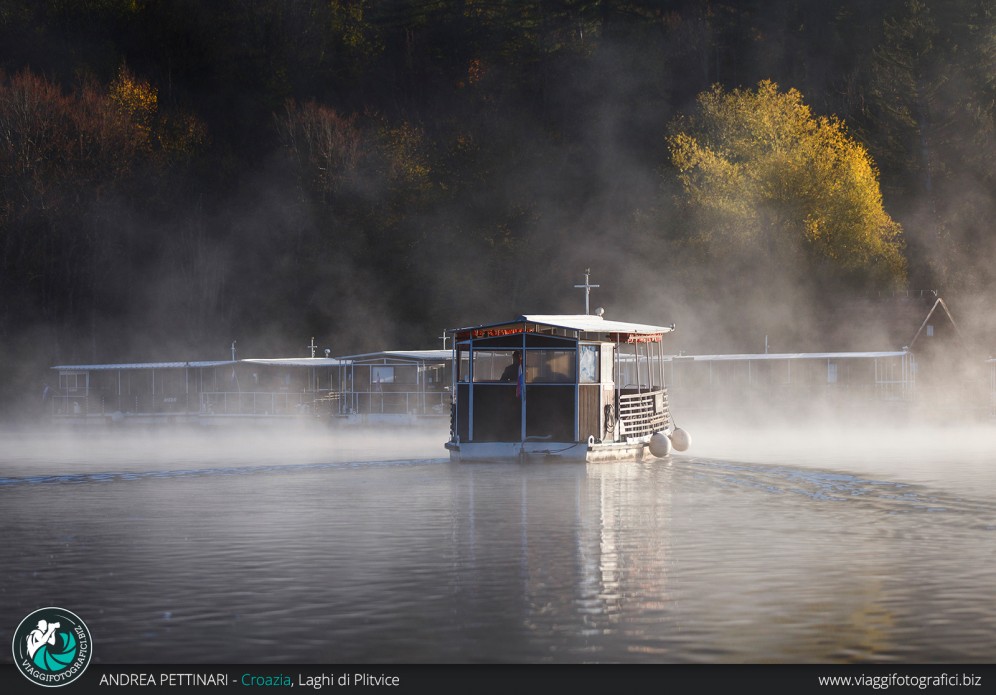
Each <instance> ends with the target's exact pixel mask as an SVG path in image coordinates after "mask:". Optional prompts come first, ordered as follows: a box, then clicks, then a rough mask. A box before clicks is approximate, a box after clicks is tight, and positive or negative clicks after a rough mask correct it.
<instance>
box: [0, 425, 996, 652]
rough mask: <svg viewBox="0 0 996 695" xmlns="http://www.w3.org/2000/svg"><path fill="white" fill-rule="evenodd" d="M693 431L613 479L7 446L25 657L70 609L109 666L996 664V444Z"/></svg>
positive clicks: (898, 436) (284, 440) (380, 438)
mask: <svg viewBox="0 0 996 695" xmlns="http://www.w3.org/2000/svg"><path fill="white" fill-rule="evenodd" d="M686 420H687V418H686ZM683 426H684V427H687V428H688V429H689V431H691V433H692V436H693V442H692V448H691V449H690V450H689V451H688V452H686V453H685V454H682V455H675V456H673V457H672V458H671V459H670V460H665V461H653V462H646V463H640V464H636V463H614V464H597V465H585V464H569V463H560V464H538V465H535V464H518V463H482V464H455V463H451V462H449V460H448V458H447V457H446V452H445V450H444V449H443V446H442V444H443V441H444V440H445V438H446V433H445V427H442V428H438V429H437V430H434V431H418V430H412V429H396V430H381V431H376V430H374V431H368V432H358V431H356V432H354V431H350V432H346V431H340V430H326V429H302V430H299V431H295V432H292V433H286V432H285V433H282V434H276V433H275V432H274V431H267V430H265V429H254V430H250V431H234V430H224V429H210V430H203V431H201V430H196V431H189V432H187V431H181V430H170V429H166V428H164V429H159V430H148V431H137V430H136V431H131V430H118V431H105V430H91V431H87V432H80V433H70V432H56V433H39V432H37V431H35V432H29V431H25V430H21V431H17V432H8V433H7V435H6V436H5V438H4V441H5V446H4V448H3V451H2V453H0V518H2V521H3V527H4V529H5V533H4V534H3V540H2V541H0V544H2V547H0V554H2V555H3V556H4V557H5V558H6V561H5V563H4V569H3V570H2V571H0V578H2V585H3V591H2V592H0V640H7V639H10V635H11V632H12V630H13V629H14V627H15V626H16V624H17V623H18V622H19V621H20V620H21V618H23V616H24V615H26V614H27V613H28V612H30V611H31V610H33V609H35V608H37V607H39V606H42V605H61V606H64V607H66V608H68V609H69V610H72V611H74V612H76V613H77V614H78V615H79V616H80V617H81V618H82V619H83V620H84V621H85V622H86V623H87V625H88V626H89V628H90V629H91V631H92V633H93V636H94V645H95V651H94V659H95V661H98V662H104V663H157V662H159V663H167V662H180V663H225V662H229V663H257V662H267V663H349V662H370V663H390V662H398V663H423V662H425V663H437V662H447V663H463V662H475V663H476V662H489V663H494V662H498V663H503V662H504V663H513V662H514V663H534V662H557V663H582V662H640V663H644V662H647V663H653V662H661V663H810V662H816V663H840V662H859V663H864V662H868V663H871V662H875V663H906V662H910V663H913V662H930V663H943V662H985V663H989V662H991V661H992V658H993V656H992V655H993V654H996V607H994V604H993V602H992V600H991V596H992V586H993V585H994V582H996V493H994V490H996V486H994V485H993V482H994V472H993V465H992V461H994V460H996V457H994V456H993V455H992V454H993V450H992V447H993V445H992V444H991V443H990V441H991V438H989V439H987V437H986V435H987V434H989V433H990V432H989V431H988V430H987V429H986V428H985V427H980V428H977V429H975V430H969V429H967V428H966V429H943V428H938V429H921V430H898V431H887V430H885V429H882V428H871V427H868V428H864V429H862V428H860V427H852V428H850V429H841V430H839V431H838V430H832V429H828V430H814V429H809V430H803V429H801V428H796V429H794V430H790V429H781V428H777V429H768V430H756V429H755V430H740V431H737V430H733V429H730V428H721V427H719V426H718V425H715V424H713V425H712V426H707V425H706V424H705V422H700V423H694V422H684V423H683ZM3 658H4V659H5V660H9V658H10V656H9V654H5V655H4V657H3Z"/></svg>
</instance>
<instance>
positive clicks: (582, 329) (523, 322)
mask: <svg viewBox="0 0 996 695" xmlns="http://www.w3.org/2000/svg"><path fill="white" fill-rule="evenodd" d="M528 324H532V325H534V326H537V327H548V328H555V329H561V330H566V331H577V332H578V337H579V338H586V339H593V338H595V337H597V336H599V335H608V336H612V339H613V340H621V341H627V340H628V341H629V342H639V341H641V340H660V337H661V336H662V335H664V334H665V333H670V332H671V331H673V330H674V324H671V325H670V326H652V325H648V324H645V323H630V322H628V321H609V320H606V319H604V318H602V317H601V316H594V315H591V314H523V315H522V316H518V317H516V318H515V319H513V320H511V321H504V322H502V323H491V324H482V325H479V326H468V327H466V328H452V329H450V330H449V331H448V332H449V333H455V334H456V336H457V339H467V338H471V337H473V338H478V337H486V336H487V335H489V333H491V332H494V331H503V329H505V330H508V331H509V332H513V331H514V332H521V331H526V330H531V329H529V328H528V327H527V325H528ZM503 332H504V331H503Z"/></svg>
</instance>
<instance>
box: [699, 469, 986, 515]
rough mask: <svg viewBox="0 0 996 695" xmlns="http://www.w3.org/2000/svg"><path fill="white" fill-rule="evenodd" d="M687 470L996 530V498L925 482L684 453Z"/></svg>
mask: <svg viewBox="0 0 996 695" xmlns="http://www.w3.org/2000/svg"><path fill="white" fill-rule="evenodd" d="M683 460H684V461H686V462H688V463H690V464H694V465H693V466H689V467H688V468H687V469H686V470H687V471H689V472H690V473H691V474H692V475H694V476H696V477H699V478H700V479H703V480H705V481H707V482H708V483H709V484H711V485H714V486H717V487H726V488H730V489H741V490H757V491H761V492H763V493H767V494H771V495H786V496H795V497H799V498H808V499H810V500H815V501H819V502H826V503H831V504H860V505H861V506H862V507H864V508H868V507H872V508H874V509H875V510H876V511H878V512H881V513H884V514H936V515H942V514H943V515H949V516H950V515H954V516H956V517H961V518H964V519H965V520H968V521H969V522H970V525H971V526H974V527H976V528H981V529H985V530H996V502H994V501H993V500H987V499H983V498H972V497H968V496H965V495H960V494H957V493H953V492H949V491H944V490H935V489H932V488H931V487H930V486H928V485H925V484H921V483H909V482H903V481H897V480H882V479H874V478H869V477H865V476H861V475H857V474H854V473H848V472H842V471H833V470H826V469H812V468H796V467H793V466H788V465H784V464H762V463H745V462H737V461H724V460H717V459H707V458H696V457H683Z"/></svg>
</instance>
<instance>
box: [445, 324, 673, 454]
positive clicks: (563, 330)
mask: <svg viewBox="0 0 996 695" xmlns="http://www.w3.org/2000/svg"><path fill="white" fill-rule="evenodd" d="M673 330H674V325H673V324H672V325H670V326H651V325H646V324H638V323H627V322H622V321H610V320H606V319H605V318H603V316H602V315H601V313H599V314H598V315H590V314H578V315H524V316H519V317H517V318H515V319H513V320H511V321H507V322H504V323H495V324H486V325H478V326H470V327H465V328H455V329H450V330H448V331H447V333H449V334H450V335H452V337H453V343H452V345H453V370H452V371H453V403H452V407H451V414H450V440H449V441H448V442H446V448H447V449H448V450H449V452H450V457H451V459H452V460H456V461H473V460H509V459H513V460H522V459H528V460H549V461H557V460H574V461H590V462H597V461H619V460H635V461H641V460H644V459H648V458H654V457H656V458H665V457H667V456H669V455H670V453H671V451H672V449H674V450H677V451H683V450H685V449H686V448H687V447H688V445H689V443H690V438H689V436H688V434H687V433H686V432H685V431H684V430H681V429H678V428H676V427H675V424H674V420H673V418H672V417H671V411H670V408H669V406H668V398H667V389H666V387H665V384H664V371H663V363H664V355H663V338H664V336H665V335H667V334H668V333H670V332H671V331H673Z"/></svg>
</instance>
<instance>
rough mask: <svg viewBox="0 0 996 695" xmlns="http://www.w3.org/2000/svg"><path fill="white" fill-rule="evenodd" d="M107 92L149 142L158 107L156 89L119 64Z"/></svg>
mask: <svg viewBox="0 0 996 695" xmlns="http://www.w3.org/2000/svg"><path fill="white" fill-rule="evenodd" d="M108 92H109V96H110V99H111V101H113V102H114V103H115V104H116V105H117V106H118V108H119V109H121V111H122V112H123V113H124V114H125V115H126V116H127V117H128V118H129V119H130V120H131V122H132V123H134V124H135V128H136V129H138V131H139V132H140V133H142V135H143V136H144V138H145V141H146V142H147V143H149V144H151V142H152V125H153V121H154V119H155V117H156V112H157V111H158V109H159V92H158V90H157V89H156V88H155V87H153V86H152V85H151V84H149V83H148V82H146V81H144V80H140V79H138V78H137V77H135V75H134V74H132V72H131V71H130V70H128V68H126V67H124V66H121V68H120V69H119V70H118V76H117V77H116V78H115V79H114V81H113V82H111V85H110V88H109V90H108Z"/></svg>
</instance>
